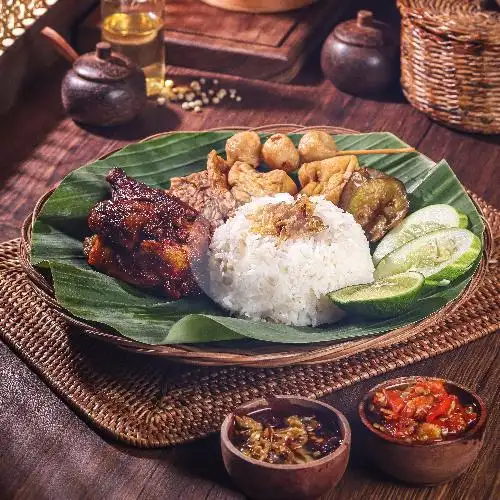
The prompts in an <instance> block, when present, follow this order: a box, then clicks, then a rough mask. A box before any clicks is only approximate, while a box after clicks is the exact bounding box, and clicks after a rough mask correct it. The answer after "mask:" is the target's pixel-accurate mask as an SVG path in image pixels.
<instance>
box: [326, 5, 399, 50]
mask: <svg viewBox="0 0 500 500" xmlns="http://www.w3.org/2000/svg"><path fill="white" fill-rule="evenodd" d="M334 33H335V36H336V37H337V38H338V39H339V40H341V41H342V42H344V43H347V44H349V45H358V46H361V47H382V46H384V45H392V44H394V37H393V36H392V33H391V31H390V28H389V26H388V25H387V24H384V23H382V22H380V21H376V20H375V19H374V17H373V13H372V12H370V11H369V10H360V11H359V12H358V15H357V18H356V19H351V20H349V21H345V22H343V23H340V24H339V25H338V26H336V28H335V30H334Z"/></svg>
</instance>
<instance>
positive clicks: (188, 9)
mask: <svg viewBox="0 0 500 500" xmlns="http://www.w3.org/2000/svg"><path fill="white" fill-rule="evenodd" d="M348 6H350V7H352V1H351V2H350V1H348V0H319V1H318V2H316V3H315V4H313V5H311V6H309V7H305V8H303V9H298V10H295V11H291V12H284V13H279V14H248V13H243V12H231V11H226V10H222V9H218V8H216V7H212V6H210V5H207V4H204V3H202V2H200V1H199V0H169V1H168V2H167V4H166V16H165V19H166V29H165V43H166V47H167V62H168V64H170V65H174V66H184V67H188V68H195V69H201V70H206V71H214V72H218V73H226V74H231V75H236V76H242V77H246V78H256V79H261V80H274V81H280V82H289V81H290V80H292V79H293V78H294V77H295V75H296V74H297V73H298V72H299V70H300V69H301V67H302V66H303V64H304V63H305V61H306V60H307V58H308V56H309V55H310V53H311V52H312V50H313V49H315V48H317V47H318V46H319V45H320V44H321V43H322V41H323V40H324V39H325V38H326V36H327V35H328V33H329V32H330V30H331V29H332V27H333V26H334V25H335V24H336V23H337V22H338V20H339V19H340V17H341V16H342V14H343V13H344V12H345V10H346V8H347V7H348ZM99 21H100V13H99V9H96V10H95V11H93V12H92V13H91V14H90V15H89V16H88V17H87V18H86V19H85V21H84V22H83V23H82V24H81V25H80V26H79V28H78V31H77V46H78V49H79V50H80V51H81V52H84V51H88V50H92V48H93V46H94V45H95V43H96V42H97V41H98V38H99Z"/></svg>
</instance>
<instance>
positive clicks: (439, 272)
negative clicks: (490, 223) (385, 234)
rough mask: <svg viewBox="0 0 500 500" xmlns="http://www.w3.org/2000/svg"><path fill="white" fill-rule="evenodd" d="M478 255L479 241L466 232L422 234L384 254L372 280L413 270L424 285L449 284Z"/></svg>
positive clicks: (452, 230) (445, 230)
mask: <svg viewBox="0 0 500 500" xmlns="http://www.w3.org/2000/svg"><path fill="white" fill-rule="evenodd" d="M480 253H481V240H480V239H479V238H478V237H477V236H476V235H475V234H474V233H472V232H471V231H469V230H468V229H462V228H453V229H441V230H440V231H434V232H432V233H428V234H424V235H423V236H420V237H419V238H416V239H414V240H412V241H410V242H409V243H406V244H405V245H403V246H401V247H399V248H397V249H396V250H394V251H393V252H391V253H390V254H388V255H386V256H385V257H384V258H383V259H382V260H381V261H380V262H379V264H378V265H377V267H376V268H375V274H374V276H375V279H382V278H386V277H387V276H392V275H393V274H399V273H403V272H405V271H416V272H419V273H421V274H423V275H424V276H425V277H426V281H427V282H432V283H436V282H439V281H441V280H449V281H452V280H454V279H455V278H458V277H459V276H460V275H462V274H463V273H465V271H467V270H468V269H469V268H470V267H471V266H472V264H473V263H474V261H475V260H476V259H477V257H478V256H479V254H480Z"/></svg>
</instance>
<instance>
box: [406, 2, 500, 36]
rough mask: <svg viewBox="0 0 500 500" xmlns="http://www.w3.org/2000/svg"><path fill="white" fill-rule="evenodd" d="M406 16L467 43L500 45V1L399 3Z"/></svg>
mask: <svg viewBox="0 0 500 500" xmlns="http://www.w3.org/2000/svg"><path fill="white" fill-rule="evenodd" d="M398 7H399V10H400V11H401V15H402V16H403V17H411V19H412V22H416V23H419V24H421V25H422V26H424V27H425V28H427V29H429V30H431V31H433V32H436V33H438V34H442V35H449V36H454V37H457V38H460V39H462V40H463V41H478V42H479V41H483V42H486V43H493V44H498V43H500V0H398Z"/></svg>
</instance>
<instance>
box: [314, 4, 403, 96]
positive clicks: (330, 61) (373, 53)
mask: <svg viewBox="0 0 500 500" xmlns="http://www.w3.org/2000/svg"><path fill="white" fill-rule="evenodd" d="M398 59H399V47H398V44H397V41H396V39H395V37H394V36H393V34H392V33H391V30H390V29H389V27H388V26H387V25H386V24H384V23H381V22H379V21H375V20H374V19H373V14H372V13H371V12H369V11H365V10H362V11H359V12H358V17H357V19H356V20H350V21H346V22H344V23H341V24H339V25H338V26H337V27H336V28H335V29H334V30H333V31H332V33H330V35H329V36H328V38H327V39H326V41H325V43H324V45H323V49H322V51H321V67H322V69H323V73H324V74H325V76H326V77H327V78H328V79H329V80H330V81H331V82H332V83H333V84H334V85H335V86H336V87H337V88H338V89H340V90H342V91H343V92H347V93H349V94H354V95H361V96H370V95H375V94H380V93H382V92H384V91H385V90H387V88H388V87H389V86H390V85H391V84H392V83H394V82H395V80H396V79H397V77H398Z"/></svg>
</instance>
